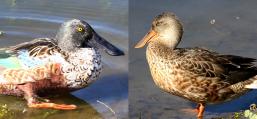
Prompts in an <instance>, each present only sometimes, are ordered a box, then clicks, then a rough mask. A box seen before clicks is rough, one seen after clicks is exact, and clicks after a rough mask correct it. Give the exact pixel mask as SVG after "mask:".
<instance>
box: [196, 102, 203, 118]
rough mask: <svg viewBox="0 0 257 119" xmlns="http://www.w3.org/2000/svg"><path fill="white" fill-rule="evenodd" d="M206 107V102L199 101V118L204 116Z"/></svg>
mask: <svg viewBox="0 0 257 119" xmlns="http://www.w3.org/2000/svg"><path fill="white" fill-rule="evenodd" d="M204 108H205V104H203V103H199V104H198V105H197V112H198V114H197V118H202V117H203V113H204Z"/></svg>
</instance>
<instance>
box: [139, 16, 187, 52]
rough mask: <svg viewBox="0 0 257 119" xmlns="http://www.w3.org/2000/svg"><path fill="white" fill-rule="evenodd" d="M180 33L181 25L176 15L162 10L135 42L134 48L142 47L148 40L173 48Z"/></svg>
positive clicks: (179, 38) (181, 32)
mask: <svg viewBox="0 0 257 119" xmlns="http://www.w3.org/2000/svg"><path fill="white" fill-rule="evenodd" d="M182 35H183V26H182V24H181V23H180V21H179V19H178V18H177V16H176V15H175V14H173V13H171V12H164V13H162V14H160V15H158V16H156V17H155V18H154V20H153V22H152V27H151V29H150V31H149V32H148V33H147V34H146V35H145V37H144V38H143V39H142V40H141V41H139V42H138V43H137V44H136V46H135V48H142V47H144V46H145V45H146V44H147V43H150V42H158V43H159V44H161V45H163V46H166V47H169V48H172V49H174V48H176V46H177V45H178V43H179V42H180V40H181V38H182Z"/></svg>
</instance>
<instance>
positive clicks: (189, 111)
mask: <svg viewBox="0 0 257 119" xmlns="http://www.w3.org/2000/svg"><path fill="white" fill-rule="evenodd" d="M204 108H205V104H201V103H199V104H198V105H197V107H196V109H181V111H182V112H185V113H186V114H190V115H194V114H195V113H197V119H202V118H203V113H204Z"/></svg>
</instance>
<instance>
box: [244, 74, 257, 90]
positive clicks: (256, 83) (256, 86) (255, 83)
mask: <svg viewBox="0 0 257 119" xmlns="http://www.w3.org/2000/svg"><path fill="white" fill-rule="evenodd" d="M250 80H252V81H253V82H252V83H250V84H248V85H245V88H248V89H257V75H256V76H254V77H252V78H251V79H250Z"/></svg>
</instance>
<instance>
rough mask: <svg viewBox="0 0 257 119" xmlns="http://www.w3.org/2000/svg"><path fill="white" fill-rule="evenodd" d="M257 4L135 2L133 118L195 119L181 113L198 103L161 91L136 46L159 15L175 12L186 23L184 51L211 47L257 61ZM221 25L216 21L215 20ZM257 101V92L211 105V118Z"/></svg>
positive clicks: (205, 0) (132, 10) (131, 62)
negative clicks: (165, 12)
mask: <svg viewBox="0 0 257 119" xmlns="http://www.w3.org/2000/svg"><path fill="white" fill-rule="evenodd" d="M256 5H257V2H256V1H253V0H252V1H247V2H242V1H238V0H236V1H229V2H228V1H223V0H215V1H214V0H196V1H195V0H192V1H189V0H186V1H178V0H169V1H158V0H140V1H138V0H130V12H129V14H130V15H129V16H130V17H129V22H130V26H129V27H130V30H129V32H130V35H129V36H130V46H129V48H130V58H129V66H130V67H129V71H130V72H129V101H130V103H129V110H130V117H131V118H133V119H137V118H138V117H141V118H143V119H145V118H147V119H148V118H153V119H190V118H192V119H194V118H195V115H194V114H188V113H184V112H183V111H181V109H185V108H187V109H192V108H195V107H196V104H194V103H192V102H189V101H187V100H184V99H182V98H180V97H176V96H173V95H170V94H168V93H165V92H163V91H161V90H160V89H159V88H158V87H157V86H155V84H154V82H153V81H152V78H151V75H150V71H149V68H148V64H147V62H146V58H145V48H144V49H134V48H133V47H134V45H135V44H136V42H137V41H139V40H140V39H141V38H142V37H143V36H144V35H145V34H146V32H147V31H148V30H149V28H150V25H151V21H152V19H153V17H154V16H156V15H158V14H160V13H161V12H163V11H172V12H174V13H176V14H177V16H179V18H180V19H181V21H182V22H183V25H184V36H183V39H182V42H181V43H180V45H179V47H195V46H199V47H205V48H208V49H211V50H213V51H217V52H220V53H224V54H234V55H242V56H246V57H252V58H257V54H256V53H257V47H256V44H257V22H256V21H257V11H256ZM214 21H215V22H214ZM256 102H257V91H252V92H250V93H248V94H246V95H244V96H242V97H240V98H238V99H235V100H233V101H230V102H226V103H223V104H217V105H207V109H206V112H205V118H207V119H209V118H212V117H229V116H231V115H232V114H233V112H238V111H240V110H246V109H248V108H249V105H250V104H252V103H256Z"/></svg>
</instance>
